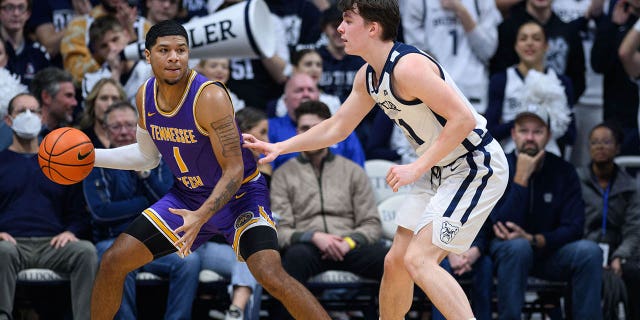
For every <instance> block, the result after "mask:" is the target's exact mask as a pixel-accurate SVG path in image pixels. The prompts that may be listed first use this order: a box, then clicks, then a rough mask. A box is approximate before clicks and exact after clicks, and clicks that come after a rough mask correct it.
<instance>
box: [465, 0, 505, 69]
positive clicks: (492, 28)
mask: <svg viewBox="0 0 640 320" xmlns="http://www.w3.org/2000/svg"><path fill="white" fill-rule="evenodd" d="M481 10H482V11H481V12H480V18H479V19H478V21H476V27H475V28H474V29H473V30H471V32H469V33H467V39H468V40H469V46H470V47H471V50H472V51H473V52H474V54H475V55H476V57H478V59H479V60H480V61H482V63H484V64H487V63H488V62H489V59H491V58H492V57H493V55H494V54H495V53H496V49H498V25H500V23H501V22H502V15H500V11H498V9H497V8H496V5H495V3H494V2H493V1H487V2H486V3H485V7H484V8H482V9H481Z"/></svg>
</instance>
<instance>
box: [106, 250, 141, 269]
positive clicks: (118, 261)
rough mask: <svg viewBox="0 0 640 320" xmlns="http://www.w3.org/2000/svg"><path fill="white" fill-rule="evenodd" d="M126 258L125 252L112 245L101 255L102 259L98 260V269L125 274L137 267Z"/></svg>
mask: <svg viewBox="0 0 640 320" xmlns="http://www.w3.org/2000/svg"><path fill="white" fill-rule="evenodd" d="M127 259H128V255H127V254H125V253H124V252H123V251H122V250H118V249H116V248H114V247H113V246H112V247H111V248H109V249H107V251H105V252H104V254H103V255H102V259H101V260H100V270H102V271H105V272H109V273H119V274H126V273H129V272H131V271H133V270H135V269H137V267H133V266H131V265H130V264H129V263H128V261H127Z"/></svg>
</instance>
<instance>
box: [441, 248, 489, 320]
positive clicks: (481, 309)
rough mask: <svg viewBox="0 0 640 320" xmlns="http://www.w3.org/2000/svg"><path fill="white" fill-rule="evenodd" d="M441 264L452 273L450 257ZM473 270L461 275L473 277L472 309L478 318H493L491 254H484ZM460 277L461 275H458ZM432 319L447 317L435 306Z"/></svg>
mask: <svg viewBox="0 0 640 320" xmlns="http://www.w3.org/2000/svg"><path fill="white" fill-rule="evenodd" d="M440 266H442V268H444V269H445V270H447V271H449V273H452V272H453V271H452V270H451V265H450V264H449V259H444V260H442V263H440ZM472 268H473V269H472V270H471V271H470V272H467V273H465V274H463V275H462V276H461V278H463V279H464V278H471V281H472V284H473V288H472V289H471V309H472V310H473V314H474V315H475V317H476V319H478V320H491V291H492V289H493V263H492V261H491V258H490V257H489V256H486V255H483V256H480V258H478V260H477V261H476V262H475V263H474V264H473V266H472ZM456 278H460V277H456ZM431 319H432V320H444V319H445V317H444V316H443V315H442V313H440V311H439V310H438V309H436V307H433V315H432V316H431Z"/></svg>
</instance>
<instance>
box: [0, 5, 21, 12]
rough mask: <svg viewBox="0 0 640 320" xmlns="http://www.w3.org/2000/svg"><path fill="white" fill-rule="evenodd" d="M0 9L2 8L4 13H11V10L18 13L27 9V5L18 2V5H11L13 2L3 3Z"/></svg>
mask: <svg viewBox="0 0 640 320" xmlns="http://www.w3.org/2000/svg"><path fill="white" fill-rule="evenodd" d="M0 10H2V11H3V12H5V13H11V12H16V11H17V12H18V13H25V12H26V11H27V5H26V4H19V5H17V6H16V5H13V4H5V5H3V6H0Z"/></svg>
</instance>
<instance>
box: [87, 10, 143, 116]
mask: <svg viewBox="0 0 640 320" xmlns="http://www.w3.org/2000/svg"><path fill="white" fill-rule="evenodd" d="M128 42H129V40H128V35H127V33H126V32H125V31H124V29H123V27H122V25H121V24H120V22H118V20H117V19H116V18H114V17H113V16H110V15H106V16H102V17H99V18H97V19H95V20H94V21H93V23H91V27H89V46H90V49H91V53H92V56H93V59H94V61H96V62H97V63H99V64H100V68H99V69H98V70H96V71H94V72H87V73H86V74H85V75H84V79H83V80H82V94H83V96H84V97H86V96H87V94H89V91H91V89H93V86H94V85H95V83H96V82H98V81H99V80H100V79H103V78H112V79H114V80H116V81H118V82H119V83H121V84H122V86H123V88H124V91H125V93H126V95H127V100H129V101H132V103H133V101H134V99H135V95H136V92H138V88H140V86H141V85H142V84H144V82H145V81H146V80H147V79H148V78H149V77H151V65H150V64H149V63H147V62H146V61H144V60H140V61H128V60H122V59H121V53H122V50H124V48H125V47H126V45H127V43H128Z"/></svg>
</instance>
